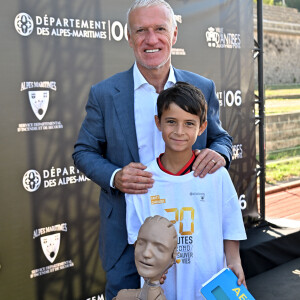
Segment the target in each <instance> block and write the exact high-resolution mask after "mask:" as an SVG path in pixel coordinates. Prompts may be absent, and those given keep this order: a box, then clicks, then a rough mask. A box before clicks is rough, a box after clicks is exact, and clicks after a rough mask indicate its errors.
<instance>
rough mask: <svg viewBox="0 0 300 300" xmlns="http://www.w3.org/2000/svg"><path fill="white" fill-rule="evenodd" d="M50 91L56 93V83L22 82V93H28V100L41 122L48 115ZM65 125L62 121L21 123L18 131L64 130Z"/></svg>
mask: <svg viewBox="0 0 300 300" xmlns="http://www.w3.org/2000/svg"><path fill="white" fill-rule="evenodd" d="M50 90H52V91H56V90H57V88H56V82H55V81H35V82H34V81H25V82H21V89H20V91H21V92H22V91H27V92H28V99H29V103H30V107H31V109H32V111H33V113H34V114H35V116H36V118H37V119H38V120H39V121H41V120H42V119H43V118H44V116H45V115H46V112H47V109H48V105H49V98H50ZM62 128H63V125H62V123H61V121H50V122H35V123H21V124H19V126H18V128H17V131H18V132H25V131H40V130H52V129H62Z"/></svg>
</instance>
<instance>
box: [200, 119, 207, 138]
mask: <svg viewBox="0 0 300 300" xmlns="http://www.w3.org/2000/svg"><path fill="white" fill-rule="evenodd" d="M206 127H207V121H205V122H204V123H203V124H202V125H201V126H200V128H199V132H198V136H200V135H201V134H202V133H203V131H204V130H205V129H206Z"/></svg>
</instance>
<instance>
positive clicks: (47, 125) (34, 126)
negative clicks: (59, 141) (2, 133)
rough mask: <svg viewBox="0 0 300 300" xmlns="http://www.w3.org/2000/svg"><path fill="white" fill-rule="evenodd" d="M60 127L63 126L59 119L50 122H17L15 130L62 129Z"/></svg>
mask: <svg viewBox="0 0 300 300" xmlns="http://www.w3.org/2000/svg"><path fill="white" fill-rule="evenodd" d="M62 128H64V127H63V125H62V123H61V121H52V122H41V123H24V124H19V127H18V128H17V131H18V132H24V131H39V130H53V129H62Z"/></svg>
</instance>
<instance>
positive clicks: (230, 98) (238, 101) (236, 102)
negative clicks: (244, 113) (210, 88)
mask: <svg viewBox="0 0 300 300" xmlns="http://www.w3.org/2000/svg"><path fill="white" fill-rule="evenodd" d="M217 97H218V99H219V104H220V107H232V106H241V105H242V102H243V99H242V92H241V91H240V90H236V91H222V92H217Z"/></svg>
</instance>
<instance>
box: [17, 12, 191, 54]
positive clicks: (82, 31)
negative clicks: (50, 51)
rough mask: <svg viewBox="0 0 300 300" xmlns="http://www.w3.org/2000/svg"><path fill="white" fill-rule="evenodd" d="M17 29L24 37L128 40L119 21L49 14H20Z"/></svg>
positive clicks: (178, 16) (178, 50) (179, 51)
mask: <svg viewBox="0 0 300 300" xmlns="http://www.w3.org/2000/svg"><path fill="white" fill-rule="evenodd" d="M175 18H176V21H177V22H178V23H182V16H181V15H176V16H175ZM34 27H35V28H36V30H35V31H34ZM15 28H16V31H17V32H18V33H19V34H20V35H23V36H28V35H30V34H32V33H33V32H35V33H36V35H38V36H53V37H65V38H86V39H103V40H106V39H107V40H109V41H116V42H120V41H122V40H123V39H125V40H128V36H127V24H126V23H125V24H123V23H122V22H121V21H117V20H116V21H111V20H86V19H78V18H65V17H53V16H48V15H47V14H45V15H44V16H35V17H34V18H32V17H31V16H30V15H28V14H26V13H20V14H18V15H17V16H16V18H15ZM172 55H186V53H185V50H184V49H180V48H178V49H173V50H172Z"/></svg>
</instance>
